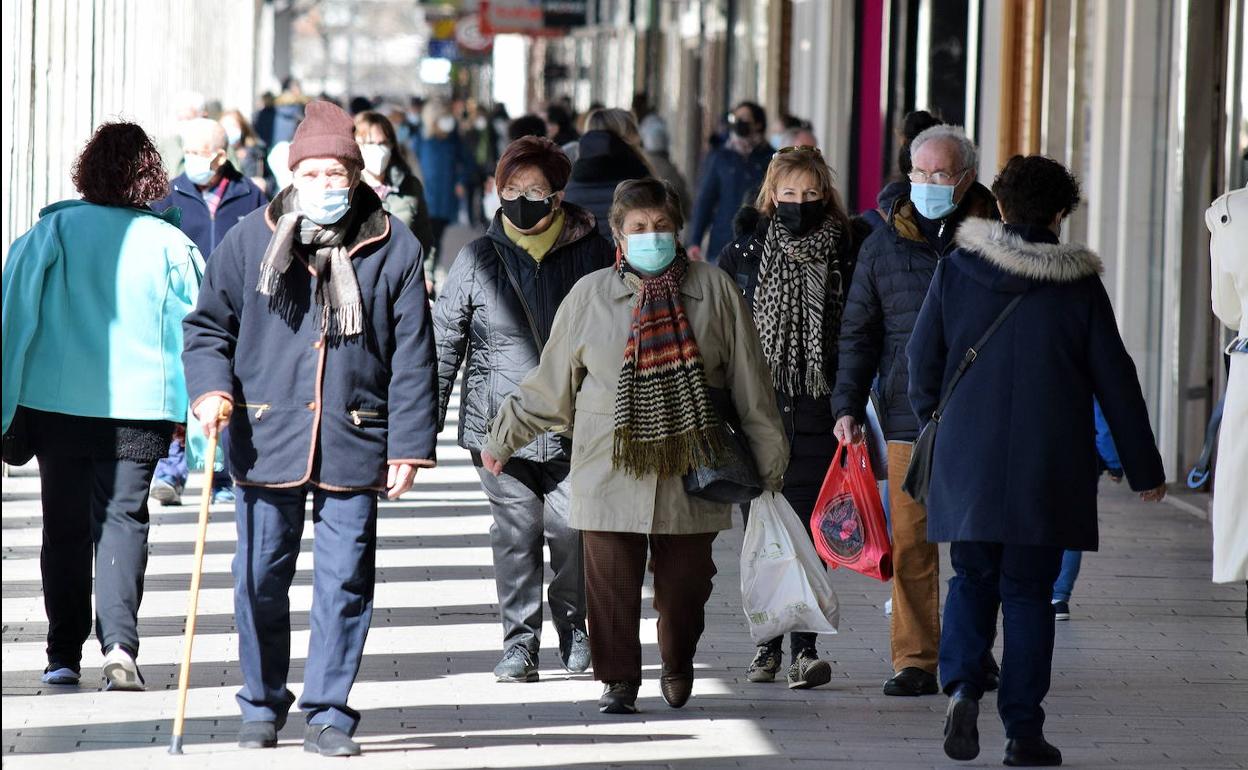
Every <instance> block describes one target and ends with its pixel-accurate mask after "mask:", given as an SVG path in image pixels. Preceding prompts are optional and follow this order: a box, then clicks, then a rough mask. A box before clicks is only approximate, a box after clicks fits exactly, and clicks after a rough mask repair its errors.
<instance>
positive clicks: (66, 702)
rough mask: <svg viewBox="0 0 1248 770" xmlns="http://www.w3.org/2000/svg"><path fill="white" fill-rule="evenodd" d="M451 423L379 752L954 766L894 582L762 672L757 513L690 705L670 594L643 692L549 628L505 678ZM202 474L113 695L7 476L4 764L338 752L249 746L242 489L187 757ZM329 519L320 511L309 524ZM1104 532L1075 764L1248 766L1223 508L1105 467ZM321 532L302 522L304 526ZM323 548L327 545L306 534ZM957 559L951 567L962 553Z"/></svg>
mask: <svg viewBox="0 0 1248 770" xmlns="http://www.w3.org/2000/svg"><path fill="white" fill-rule="evenodd" d="M451 423H452V424H451V425H450V426H449V427H448V432H447V433H446V434H445V435H444V436H443V440H442V444H441V447H440V453H441V466H440V467H439V468H438V469H437V470H436V471H434V472H430V473H427V474H424V473H422V474H421V476H420V479H419V481H418V483H417V487H416V490H415V491H414V492H412V493H409V494H408V495H407V496H406V497H405V498H404V499H403V500H402V501H400V502H398V503H383V505H382V512H381V522H380V525H379V530H380V538H381V547H380V552H379V555H378V566H379V581H380V583H379V586H378V592H377V602H376V613H375V616H374V623H373V631H372V634H371V635H370V637H369V640H368V647H367V650H366V656H365V660H364V664H363V668H362V670H361V672H360V677H359V681H358V683H357V685H356V688H355V691H354V692H353V695H352V702H353V705H354V706H355V707H356V708H358V709H360V710H361V711H362V712H363V713H364V720H363V724H362V726H361V730H360V738H361V740H362V741H363V743H364V745H365V750H366V752H367V753H366V754H365V756H364V757H363V758H362V759H359V760H352V761H351V763H350V764H351V765H352V767H365V768H377V769H379V770H380V769H381V768H415V767H419V768H468V767H508V768H523V767H535V768H536V767H584V768H589V767H603V766H611V767H628V768H660V767H661V768H667V767H681V768H686V767H689V768H720V767H751V768H774V767H785V766H799V767H810V768H824V767H846V768H849V767H853V768H926V767H951V766H955V765H956V764H957V763H954V762H952V761H950V760H947V759H946V758H945V756H944V754H943V752H942V751H941V744H940V730H941V724H942V718H943V716H942V715H943V711H944V705H945V701H944V698H943V697H938V696H937V697H927V698H917V699H904V698H886V697H884V696H883V695H882V694H881V692H880V685H881V683H882V682H883V680H884V679H885V678H886V677H887V676H888V674H889V665H888V660H887V658H888V621H887V619H886V618H885V617H884V615H883V612H882V607H883V604H884V601H885V599H886V598H887V596H888V589H887V586H885V585H883V584H880V583H877V582H875V581H872V580H869V579H866V578H863V577H861V576H859V575H856V574H846V573H834V575H833V581H834V584H835V585H836V588H837V591H838V593H839V595H840V599H841V602H842V613H841V617H842V620H841V633H840V635H838V636H834V637H823V638H822V639H821V640H820V651H821V652H822V653H823V654H824V655H825V657H828V658H829V659H831V660H832V661H834V663H833V668H834V671H835V675H834V678H833V681H832V683H831V684H830V685H828V686H826V687H823V688H821V689H818V690H814V691H804V692H798V691H790V690H788V689H786V688H785V687H784V685H783V684H779V683H777V684H773V685H752V684H750V683H748V682H746V681H745V665H746V663H747V662H748V660H749V658H750V656H751V653H752V651H753V647H752V644H751V643H750V640H749V637H748V633H747V630H746V626H745V622H744V618H743V616H742V613H741V605H740V597H739V574H738V567H737V560H736V553H737V549H738V548H739V546H740V543H741V531H740V529H737V530H735V531H732V532H726V533H724V534H722V535H721V536H720V537H719V539H718V541H717V543H716V560H717V563H718V565H719V570H720V573H719V576H718V578H717V579H716V583H715V594H714V596H713V597H712V598H711V602H710V607H709V613H708V618H707V632H706V635H705V637H704V638H703V642H702V645H701V648H700V650H699V654H698V665H699V668H698V681H697V684H696V687H695V696H694V698H693V700H692V701H691V702H690V703H689V705H688V706H686V707H685V708H684V709H681V710H679V711H674V710H672V709H669V708H668V707H667V706H666V705H665V704H664V703H663V701H662V699H661V698H660V696H659V692H658V686H657V682H656V680H657V676H658V672H657V669H658V658H657V649H656V645H655V625H654V620H653V612H652V611H651V610H650V609H649V607H648V606H647V607H646V617H647V618H648V619H647V620H646V621H645V624H644V627H643V637H644V638H643V641H644V642H645V643H646V646H645V654H646V664H647V676H648V677H650V679H649V680H648V681H647V682H646V683H645V686H644V687H643V688H642V693H641V701H640V705H641V708H642V713H641V714H639V715H637V716H635V717H607V716H604V715H600V714H598V713H597V710H596V707H595V706H596V700H597V697H598V694H599V692H600V688H599V686H598V684H597V683H595V682H594V681H592V679H591V677H590V676H588V675H569V674H567V673H566V672H564V671H563V670H562V669H560V668H559V667H558V657H557V654H556V652H555V650H554V648H553V647H552V645H553V644H554V641H555V639H556V637H555V634H554V633H553V631H552V630H551V629H549V628H548V629H547V633H546V635H545V638H546V649H544V650H543V657H542V680H541V682H539V683H535V684H527V685H523V684H497V683H495V682H494V681H493V677H492V676H491V675H490V670H491V669H492V667H493V665H494V663H495V662H496V661H497V658H498V655H499V652H500V651H499V649H498V646H499V644H500V637H501V633H500V629H499V625H498V623H497V616H496V608H495V607H494V605H493V602H494V598H495V593H494V584H493V570H492V568H491V561H490V550H489V535H488V527H489V516H488V509H487V508H486V505H485V501H484V499H483V497H482V495H481V494H480V491H479V486H478V482H477V476H476V472H475V471H474V470H473V468H472V466H471V464H470V462H469V460H468V457H467V455H466V454H465V453H464V452H462V451H460V450H458V449H457V448H455V447H454V443H453V433H452V431H453V430H454V427H455V426H454V421H453V420H452V421H451ZM197 494H198V489H197V488H192V489H188V490H187V494H186V495H185V497H184V502H185V503H186V504H185V505H183V506H182V507H181V508H154V509H153V528H152V536H151V551H152V558H151V561H150V566H149V570H148V581H147V593H146V596H145V598H144V602H143V608H142V612H141V622H140V629H141V632H142V634H143V649H142V651H141V655H140V663H141V664H142V666H143V672H144V674H145V676H146V677H147V681H148V685H149V690H148V691H147V692H144V693H104V692H101V691H99V687H98V666H99V665H100V655H99V651H98V649H92V648H91V645H92V644H93V642H92V643H89V644H88V650H87V654H86V658H85V660H84V661H83V663H84V671H83V673H84V684H83V686H82V687H77V688H63V687H61V688H58V687H47V686H43V685H40V684H39V672H40V671H41V669H42V667H43V665H44V660H43V637H44V634H45V632H46V623H45V620H44V615H43V603H42V598H41V595H40V590H39V561H38V557H39V543H40V531H39V508H38V506H39V501H38V480H37V479H36V478H34V477H31V476H29V475H25V476H20V475H19V476H15V477H13V478H8V479H5V483H4V508H3V527H4V538H3V586H4V587H3V624H4V635H3V699H4V700H3V735H4V755H3V756H4V760H3V763H4V766H5V767H6V768H13V769H14V770H18V769H19V768H62V767H65V768H68V767H72V768H75V769H76V770H78V769H83V770H85V769H87V768H109V770H115V768H123V767H124V768H126V770H141V769H142V768H188V769H189V768H209V767H226V766H230V765H240V766H243V767H247V768H278V767H281V768H292V767H321V766H324V765H325V763H326V761H327V760H321V759H319V758H316V757H312V756H310V755H306V754H304V753H303V752H302V751H301V749H300V740H301V735H302V733H301V722H300V720H298V719H297V717H296V716H295V715H293V714H292V717H295V718H292V721H291V724H289V725H288V726H287V727H286V729H285V730H284V731H283V732H282V736H281V738H282V746H281V747H280V748H279V749H277V750H276V751H267V752H262V751H251V752H243V751H241V750H239V749H238V748H237V747H236V746H235V744H234V735H235V732H236V731H237V729H238V726H239V717H238V712H237V709H236V708H235V705H234V702H233V694H234V692H235V690H236V689H237V687H238V684H239V679H238V670H237V666H236V663H235V658H236V655H237V640H236V638H235V637H234V635H233V618H232V601H231V590H230V586H231V581H230V577H229V561H230V555H231V553H232V551H233V522H232V515H231V510H230V509H229V508H227V507H221V506H217V507H214V509H213V523H212V525H211V528H210V535H209V540H210V542H209V544H208V550H207V552H208V555H207V558H206V560H205V577H204V591H203V594H202V596H201V601H200V621H199V626H198V627H199V636H198V637H197V639H196V644H195V661H196V662H195V667H194V669H193V673H192V684H193V688H194V689H193V691H192V693H191V696H190V708H189V722H188V727H187V746H186V755H185V756H183V757H180V758H173V757H169V756H168V755H167V754H166V753H165V750H166V748H167V745H168V741H169V737H168V736H169V730H170V726H171V718H172V714H173V707H174V703H175V700H176V689H175V688H176V681H177V662H178V661H179V660H180V657H181V631H182V623H183V619H184V615H185V603H186V587H187V585H188V582H189V576H188V570H189V567H190V563H191V553H192V550H193V543H194V534H195V525H194V523H195V519H196V510H195V502H196V501H197V500H198V497H197ZM308 533H309V535H308V536H309V538H310V533H311V528H310V527H309V528H308ZM1102 543H1103V545H1104V550H1103V551H1101V552H1100V553H1098V554H1090V555H1088V557H1087V558H1086V559H1085V560H1084V566H1083V575H1082V576H1081V578H1080V582H1079V585H1078V587H1077V589H1076V595H1075V599H1074V601H1073V615H1074V618H1073V619H1072V620H1071V621H1070V622H1069V623H1059V624H1058V634H1057V647H1058V651H1057V656H1056V661H1055V666H1054V677H1053V689H1052V691H1051V693H1050V695H1049V698H1048V700H1047V701H1046V707H1047V709H1048V712H1049V721H1048V725H1047V733H1048V736H1049V737H1050V739H1051V740H1053V742H1054V743H1056V744H1057V745H1058V746H1059V747H1060V748H1061V749H1062V750H1063V752H1064V754H1065V757H1066V764H1067V766H1071V767H1116V768H1145V767H1149V768H1154V767H1155V768H1182V767H1192V768H1232V767H1238V768H1245V767H1248V649H1246V648H1248V637H1246V634H1245V619H1244V601H1245V589H1244V587H1243V586H1214V585H1212V584H1210V583H1209V581H1208V575H1209V528H1208V525H1207V524H1206V523H1205V522H1203V521H1201V520H1200V519H1198V518H1196V517H1194V516H1191V515H1188V514H1185V513H1182V512H1180V511H1177V510H1176V509H1174V508H1172V507H1170V506H1167V505H1158V506H1145V505H1142V504H1140V503H1139V502H1138V501H1137V500H1136V499H1135V498H1133V497H1131V496H1129V495H1126V494H1124V493H1123V491H1122V490H1120V489H1116V488H1108V489H1106V490H1105V492H1104V497H1103V501H1102ZM306 545H307V544H306V543H305V546H306ZM308 550H310V549H308ZM310 567H311V559H310V554H305V555H304V556H303V557H301V559H300V562H299V573H298V576H297V577H296V579H295V587H294V588H293V589H292V591H291V599H292V610H293V614H294V620H295V624H296V629H297V630H296V632H295V639H294V643H293V651H294V654H295V656H296V660H295V661H294V663H293V666H292V671H291V680H292V683H293V684H292V689H294V690H295V692H296V693H297V692H298V690H299V685H298V684H297V683H298V682H299V680H300V677H301V676H302V665H303V657H304V655H305V654H306V649H307V641H308V635H307V610H308V608H309V606H310V601H311V573H310V571H309V569H310ZM946 574H947V568H946ZM984 706H985V708H984V715H983V718H981V720H980V730H981V737H982V744H983V746H984V750H983V752H982V753H981V755H980V757H979V759H978V760H976V761H974V762H971V763H966V764H967V766H972V767H984V766H999V765H1000V762H1001V747H1002V745H1003V742H1004V738H1003V734H1002V730H1001V726H1000V723H999V721H998V720H997V719H996V716H995V706H994V698H993V696H992V695H989V696H988V697H987V698H986V700H985V703H984Z"/></svg>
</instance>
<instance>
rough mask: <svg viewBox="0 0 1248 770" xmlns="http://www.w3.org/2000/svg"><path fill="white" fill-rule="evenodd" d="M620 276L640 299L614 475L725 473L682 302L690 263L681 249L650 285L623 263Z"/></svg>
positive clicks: (618, 418)
mask: <svg viewBox="0 0 1248 770" xmlns="http://www.w3.org/2000/svg"><path fill="white" fill-rule="evenodd" d="M616 270H617V271H618V272H619V276H620V280H622V281H624V282H625V283H626V284H628V286H629V287H631V288H632V289H633V292H634V294H635V297H634V299H633V319H632V327H631V329H630V331H629V335H628V343H627V344H626V345H625V346H624V365H623V367H622V368H621V369H620V384H619V389H618V390H617V391H616V394H615V443H614V447H613V451H612V455H611V463H612V467H614V468H616V469H618V470H624V471H628V472H630V473H632V474H633V475H634V476H636V477H638V478H641V477H642V476H644V475H646V474H649V473H657V474H658V475H659V476H660V477H670V476H681V475H683V474H684V473H686V472H687V471H689V470H690V469H692V468H695V467H698V466H702V465H710V466H713V467H715V466H718V465H720V464H721V462H722V459H723V455H724V437H723V434H722V433H721V430H722V429H721V427H720V419H719V416H718V415H717V414H716V412H715V407H714V406H713V405H712V404H711V399H710V394H709V393H708V391H707V384H706V371H705V370H704V369H703V366H702V354H701V352H699V350H698V343H697V341H696V340H695V339H694V338H693V329H692V328H691V327H690V325H689V318H688V316H686V315H685V308H684V305H683V303H682V302H681V298H680V286H681V283H682V282H683V281H684V280H685V276H686V275H687V274H688V272H689V258H688V256H686V254H685V252H684V250H683V249H682V250H681V251H680V252H679V253H678V254H677V255H676V260H675V261H674V262H673V263H672V265H671V267H669V268H668V269H667V271H666V272H664V273H662V274H660V275H656V276H654V277H650V278H647V277H643V276H641V275H639V274H638V273H637V272H636V271H634V270H633V269H632V268H630V267H629V266H628V263H627V262H626V261H624V260H623V259H622V258H620V257H619V256H617V257H616Z"/></svg>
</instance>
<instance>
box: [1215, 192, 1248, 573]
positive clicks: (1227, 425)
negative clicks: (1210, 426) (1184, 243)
mask: <svg viewBox="0 0 1248 770" xmlns="http://www.w3.org/2000/svg"><path fill="white" fill-rule="evenodd" d="M1205 223H1206V224H1207V225H1208V226H1209V232H1210V239H1209V253H1210V256H1211V257H1212V260H1213V269H1212V273H1211V277H1212V282H1213V312H1214V314H1215V315H1217V317H1218V318H1220V319H1221V320H1222V323H1224V324H1226V325H1227V326H1229V327H1230V328H1232V329H1235V330H1237V332H1238V335H1239V336H1237V337H1236V338H1235V341H1234V342H1232V343H1231V344H1230V345H1229V346H1228V347H1227V352H1228V353H1229V354H1230V357H1231V373H1230V380H1229V381H1228V382H1227V385H1226V406H1225V407H1224V410H1223V412H1222V429H1221V439H1220V441H1219V446H1218V464H1217V476H1216V478H1215V479H1214V487H1213V580H1214V582H1215V583H1230V582H1234V581H1241V580H1242V581H1248V250H1245V249H1244V242H1245V241H1248V188H1240V189H1238V190H1232V191H1231V192H1229V193H1227V194H1226V195H1223V196H1222V197H1221V198H1218V199H1217V200H1216V201H1214V202H1213V205H1212V206H1210V207H1209V210H1208V211H1206V212H1205Z"/></svg>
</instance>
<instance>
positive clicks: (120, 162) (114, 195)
mask: <svg viewBox="0 0 1248 770" xmlns="http://www.w3.org/2000/svg"><path fill="white" fill-rule="evenodd" d="M72 174H73V180H74V187H75V188H77V190H78V192H79V193H81V194H82V198H83V200H85V201H88V202H90V203H98V204H100V205H103V206H132V207H134V208H143V207H145V206H147V204H149V203H151V202H152V201H157V200H160V199H161V198H163V197H165V196H166V195H168V194H169V177H168V176H166V175H165V168H164V166H163V165H162V164H161V160H160V152H159V151H157V149H156V145H154V144H153V143H152V140H151V138H150V137H148V135H147V132H146V131H144V130H143V129H142V128H140V127H139V126H138V125H136V124H134V123H124V122H119V123H105V124H103V125H101V126H100V127H99V128H97V129H96V130H95V133H94V134H93V135H92V136H91V138H90V139H89V140H88V141H87V146H86V147H83V148H82V153H81V154H79V155H78V159H77V160H75V161H74V167H73V170H72Z"/></svg>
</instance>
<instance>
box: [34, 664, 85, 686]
mask: <svg viewBox="0 0 1248 770" xmlns="http://www.w3.org/2000/svg"><path fill="white" fill-rule="evenodd" d="M81 678H82V675H81V674H80V673H79V672H78V669H76V668H72V667H70V666H62V665H61V664H60V663H49V664H48V667H47V668H45V669H44V670H43V676H41V677H39V681H41V682H43V683H44V684H70V685H73V684H78V680H79V679H81Z"/></svg>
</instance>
